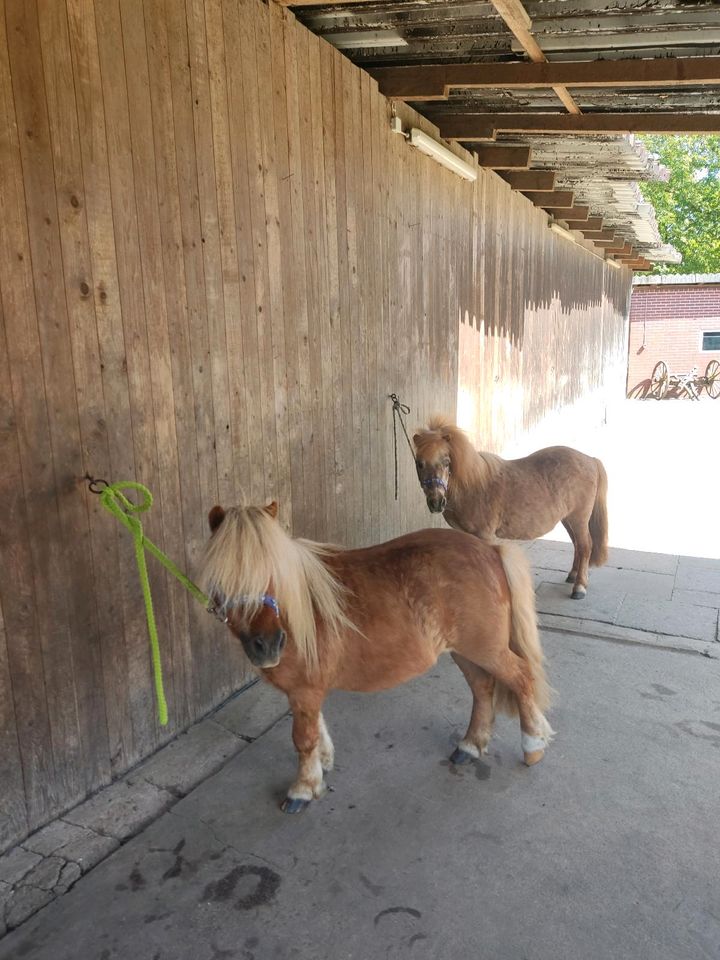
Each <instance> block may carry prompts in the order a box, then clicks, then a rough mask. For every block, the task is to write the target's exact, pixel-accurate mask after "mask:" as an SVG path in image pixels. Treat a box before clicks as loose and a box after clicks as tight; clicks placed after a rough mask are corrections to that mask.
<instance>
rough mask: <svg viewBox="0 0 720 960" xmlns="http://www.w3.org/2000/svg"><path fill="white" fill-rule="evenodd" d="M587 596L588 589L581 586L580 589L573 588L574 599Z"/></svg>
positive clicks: (572, 596) (582, 598)
mask: <svg viewBox="0 0 720 960" xmlns="http://www.w3.org/2000/svg"><path fill="white" fill-rule="evenodd" d="M585 597H586V591H585V590H583V589H582V588H580V589H579V590H573V592H572V594H571V599H573V600H584V599H585Z"/></svg>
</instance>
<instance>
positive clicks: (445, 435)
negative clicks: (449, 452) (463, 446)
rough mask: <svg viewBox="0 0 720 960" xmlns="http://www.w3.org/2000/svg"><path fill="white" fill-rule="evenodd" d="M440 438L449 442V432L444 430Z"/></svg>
mask: <svg viewBox="0 0 720 960" xmlns="http://www.w3.org/2000/svg"><path fill="white" fill-rule="evenodd" d="M442 438H443V440H444V441H445V443H450V434H449V433H448V432H447V431H445V433H444V434H443V435H442Z"/></svg>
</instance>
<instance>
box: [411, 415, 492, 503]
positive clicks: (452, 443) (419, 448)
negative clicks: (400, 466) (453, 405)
mask: <svg viewBox="0 0 720 960" xmlns="http://www.w3.org/2000/svg"><path fill="white" fill-rule="evenodd" d="M413 440H414V442H415V452H416V454H417V456H419V457H421V458H422V459H425V460H432V459H436V458H437V456H438V453H439V452H440V450H442V449H446V450H447V452H448V453H449V455H450V461H451V471H452V472H451V477H452V479H453V481H454V482H455V483H457V484H458V486H460V487H467V486H469V485H470V484H471V483H473V482H475V481H477V480H480V479H481V478H482V477H483V476H484V475H485V472H486V471H485V470H484V466H485V463H484V460H483V459H482V456H481V454H479V453H478V452H477V450H475V448H474V447H473V445H472V443H471V442H470V440H469V439H468V437H467V434H466V433H465V432H464V431H463V430H461V429H460V427H458V426H457V425H456V424H454V423H452V421H449V420H448V419H447V418H446V417H443V416H440V415H435V416H433V417H430V420H429V422H428V427H427V429H426V430H420V431H418V433H416V434H415V436H414V437H413Z"/></svg>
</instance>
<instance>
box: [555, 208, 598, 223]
mask: <svg viewBox="0 0 720 960" xmlns="http://www.w3.org/2000/svg"><path fill="white" fill-rule="evenodd" d="M545 209H546V210H547V212H548V213H549V214H551V215H552V216H553V217H555V219H556V220H587V218H588V217H589V216H590V207H546V208H545Z"/></svg>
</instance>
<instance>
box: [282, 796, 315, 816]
mask: <svg viewBox="0 0 720 960" xmlns="http://www.w3.org/2000/svg"><path fill="white" fill-rule="evenodd" d="M309 805H310V801H309V800H301V799H300V798H299V797H285V799H284V800H283V802H282V804H281V806H280V809H281V810H282V812H283V813H302V812H303V810H304V809H305V807H307V806H309Z"/></svg>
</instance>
